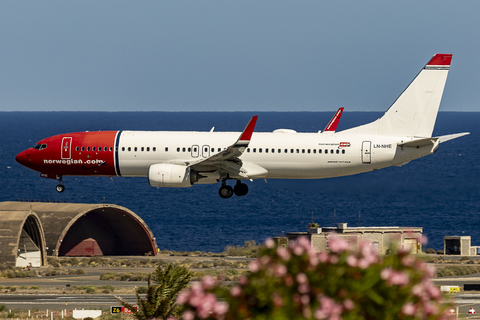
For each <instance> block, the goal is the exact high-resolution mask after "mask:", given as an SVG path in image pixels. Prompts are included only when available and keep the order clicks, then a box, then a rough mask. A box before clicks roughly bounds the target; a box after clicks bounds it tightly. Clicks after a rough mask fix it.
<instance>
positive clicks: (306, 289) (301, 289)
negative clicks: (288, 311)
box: [298, 284, 310, 294]
mask: <svg viewBox="0 0 480 320" xmlns="http://www.w3.org/2000/svg"><path fill="white" fill-rule="evenodd" d="M298 292H300V293H302V294H305V293H309V292H310V286H309V285H308V284H301V285H299V286H298Z"/></svg>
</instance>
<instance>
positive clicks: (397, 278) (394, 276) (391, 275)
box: [380, 268, 409, 286]
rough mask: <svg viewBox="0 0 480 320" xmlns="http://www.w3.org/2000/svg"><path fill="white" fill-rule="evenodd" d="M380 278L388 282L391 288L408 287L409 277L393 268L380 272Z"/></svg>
mask: <svg viewBox="0 0 480 320" xmlns="http://www.w3.org/2000/svg"><path fill="white" fill-rule="evenodd" d="M380 277H381V278H382V279H383V280H385V281H386V282H387V285H389V286H394V285H398V286H406V285H407V284H408V281H409V278H408V275H407V274H406V273H405V272H403V271H397V270H394V269H392V268H385V269H383V270H382V271H381V272H380Z"/></svg>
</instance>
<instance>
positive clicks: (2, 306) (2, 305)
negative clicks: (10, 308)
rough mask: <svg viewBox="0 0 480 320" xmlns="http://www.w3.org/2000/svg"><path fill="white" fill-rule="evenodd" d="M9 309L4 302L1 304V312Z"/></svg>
mask: <svg viewBox="0 0 480 320" xmlns="http://www.w3.org/2000/svg"><path fill="white" fill-rule="evenodd" d="M3 311H7V306H6V305H4V304H1V305H0V312H3Z"/></svg>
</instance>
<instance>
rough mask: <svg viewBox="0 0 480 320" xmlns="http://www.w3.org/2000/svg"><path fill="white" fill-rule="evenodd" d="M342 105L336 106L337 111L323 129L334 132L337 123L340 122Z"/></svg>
mask: <svg viewBox="0 0 480 320" xmlns="http://www.w3.org/2000/svg"><path fill="white" fill-rule="evenodd" d="M342 112H343V107H341V108H338V111H337V113H335V115H334V116H333V118H332V120H330V122H329V123H328V124H327V126H326V127H325V129H324V130H323V131H324V132H325V131H330V132H335V131H336V130H337V126H338V123H339V122H340V118H341V117H342Z"/></svg>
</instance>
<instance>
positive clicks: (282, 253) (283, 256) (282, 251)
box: [277, 247, 290, 261]
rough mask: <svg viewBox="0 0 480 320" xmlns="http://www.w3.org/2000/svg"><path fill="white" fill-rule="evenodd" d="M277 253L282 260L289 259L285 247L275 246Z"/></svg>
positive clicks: (288, 253)
mask: <svg viewBox="0 0 480 320" xmlns="http://www.w3.org/2000/svg"><path fill="white" fill-rule="evenodd" d="M277 255H278V256H279V257H280V259H282V260H283V261H288V260H290V252H288V250H287V249H285V248H284V247H278V248H277Z"/></svg>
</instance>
